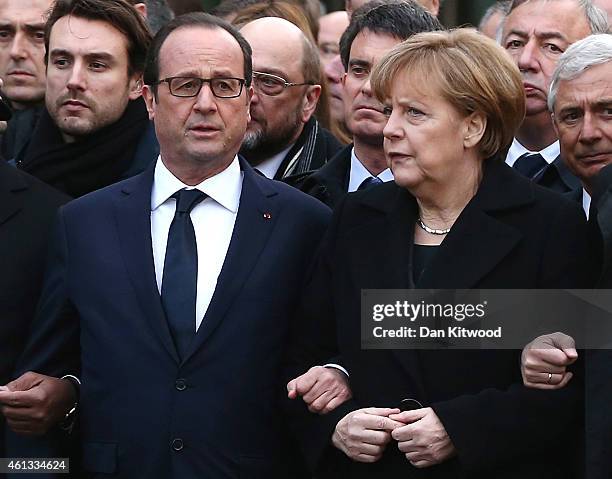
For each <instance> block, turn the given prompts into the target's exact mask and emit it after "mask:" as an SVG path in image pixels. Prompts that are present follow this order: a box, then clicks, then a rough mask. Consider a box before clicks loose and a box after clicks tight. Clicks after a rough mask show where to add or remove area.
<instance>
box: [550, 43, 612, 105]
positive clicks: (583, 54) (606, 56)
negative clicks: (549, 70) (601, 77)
mask: <svg viewBox="0 0 612 479" xmlns="http://www.w3.org/2000/svg"><path fill="white" fill-rule="evenodd" d="M610 61H612V35H609V34H606V33H600V34H597V35H590V36H588V37H586V38H583V39H582V40H579V41H577V42H576V43H574V44H572V45H571V46H570V47H569V48H568V49H567V50H566V51H565V52H564V53H563V55H561V57H560V58H559V63H557V68H556V69H555V72H554V73H553V77H552V81H551V83H550V91H549V93H548V109H549V110H550V111H551V112H552V111H553V108H554V106H555V100H556V98H557V91H558V90H559V82H560V81H561V80H573V79H574V78H576V77H578V76H580V75H581V74H582V73H584V71H585V70H587V69H589V68H591V67H593V66H596V65H601V64H603V63H608V62H610Z"/></svg>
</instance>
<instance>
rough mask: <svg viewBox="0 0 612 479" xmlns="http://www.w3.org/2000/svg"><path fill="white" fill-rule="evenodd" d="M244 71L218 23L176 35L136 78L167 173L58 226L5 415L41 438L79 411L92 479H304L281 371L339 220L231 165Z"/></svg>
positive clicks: (245, 51)
mask: <svg viewBox="0 0 612 479" xmlns="http://www.w3.org/2000/svg"><path fill="white" fill-rule="evenodd" d="M251 71H252V66H251V49H250V47H249V45H248V43H247V42H246V41H245V40H244V38H243V37H242V35H240V33H238V32H237V31H236V30H235V29H234V27H232V26H230V25H229V24H227V23H226V22H225V21H223V20H221V19H219V18H216V17H212V16H210V15H206V14H204V13H193V14H188V15H184V16H182V17H178V18H176V19H175V20H173V21H172V22H170V23H169V24H168V25H166V26H165V27H164V28H162V29H161V30H160V31H159V33H158V34H157V36H156V37H155V39H154V40H153V44H152V46H151V49H150V52H149V56H148V60H147V66H146V70H145V76H144V79H145V83H146V86H145V87H144V90H143V94H144V98H145V101H146V105H147V109H148V112H149V117H150V118H151V119H152V120H153V121H154V124H155V131H156V134H157V137H158V139H159V145H160V150H161V154H160V156H159V158H158V159H157V162H156V163H155V165H154V166H152V167H150V168H149V169H148V170H147V171H145V172H144V173H143V174H141V175H138V176H136V177H134V178H132V179H130V180H127V181H124V182H122V183H119V184H117V185H114V186H112V187H110V188H106V189H104V190H101V191H98V192H95V193H93V194H91V195H88V196H87V197H84V198H81V199H79V200H76V201H74V202H72V203H71V204H70V205H69V207H67V208H66V209H63V210H62V211H61V213H60V219H59V223H58V227H57V231H56V237H55V241H54V242H53V243H52V251H53V252H52V254H51V256H50V257H51V258H53V259H52V261H51V262H50V265H49V270H48V276H47V283H46V285H45V288H44V293H43V296H42V300H41V303H40V304H41V309H40V315H39V316H38V318H37V320H36V321H35V324H34V326H33V328H32V331H35V333H34V335H33V336H32V338H31V339H30V342H29V345H28V346H27V348H26V353H25V355H24V357H23V359H22V361H21V364H20V365H19V367H18V371H17V373H22V372H24V371H26V372H25V374H23V375H22V376H20V377H19V378H18V379H17V380H15V381H13V382H12V383H10V384H8V387H7V389H8V390H5V391H2V392H0V402H2V403H3V404H5V405H6V406H5V407H4V408H3V412H4V414H5V415H6V417H7V419H8V423H9V426H11V427H12V428H13V430H15V431H16V432H18V433H21V434H41V433H43V432H45V431H46V430H47V429H48V428H49V427H51V426H52V425H53V424H54V423H55V422H57V421H58V419H60V418H63V417H64V416H65V414H66V413H67V412H69V410H70V409H72V408H73V406H74V402H75V400H76V401H77V402H78V405H77V408H76V409H77V411H80V412H79V414H80V419H81V425H82V428H81V431H82V432H81V433H82V441H83V465H84V469H85V470H86V471H87V473H88V477H89V474H90V475H91V476H94V477H101V476H102V475H104V476H106V475H110V476H112V477H117V478H164V479H172V478H177V479H178V478H180V479H192V478H193V479H195V478H201V477H216V478H217V477H218V478H221V477H224V478H236V479H237V478H239V477H248V478H255V477H266V478H272V479H275V478H278V479H284V478H287V477H295V478H300V477H302V471H301V470H300V467H299V462H297V461H296V458H295V455H294V452H295V451H293V450H292V448H291V443H290V441H288V440H287V435H286V431H285V424H284V423H283V420H282V417H281V415H280V414H279V412H278V409H279V408H278V401H277V400H278V399H279V392H280V391H281V390H282V388H283V387H284V385H283V384H282V383H281V377H282V376H281V361H282V358H283V354H284V347H285V344H286V339H287V334H288V330H289V327H290V325H289V322H290V319H291V317H292V313H293V311H294V310H295V308H296V306H297V304H296V303H297V299H298V296H299V289H300V287H301V285H302V284H303V283H304V279H305V278H304V276H305V274H306V271H307V269H308V265H309V264H310V262H311V256H312V253H313V252H314V251H315V250H316V249H317V246H318V243H319V240H320V238H321V236H322V235H323V233H324V230H325V228H326V226H327V223H328V220H329V216H330V212H329V210H328V208H326V207H325V206H324V205H322V204H321V203H319V202H317V201H316V200H314V199H313V198H310V197H308V196H307V195H305V194H303V193H300V192H299V191H297V190H296V189H294V188H291V187H289V186H287V185H284V184H281V183H279V182H273V181H270V180H268V179H266V178H263V177H261V176H260V175H258V174H256V173H255V172H254V171H253V169H252V168H251V167H250V166H249V165H248V164H247V163H246V162H245V161H244V160H243V159H240V158H239V157H238V156H237V153H238V150H239V148H240V145H241V143H242V139H243V137H244V133H245V131H246V129H247V124H248V121H249V106H250V101H251V97H252V95H253V89H252V87H251V77H252V75H251ZM296 88H302V87H296ZM28 371H29V372H28ZM34 371H35V372H34ZM41 373H42V374H41ZM43 374H45V375H49V376H45V375H43ZM68 375H72V376H74V378H71V379H70V380H71V381H72V382H73V383H75V384H76V382H77V379H79V380H80V383H81V385H80V388H78V389H79V391H80V397H75V395H74V391H73V390H72V388H71V386H70V385H66V381H68V380H69V379H64V380H60V379H55V378H57V377H62V376H64V377H66V376H68ZM59 386H63V387H59ZM71 393H72V394H71ZM26 401H28V402H26ZM24 405H27V406H29V408H24V407H23V406H24ZM41 417H42V418H44V419H43V420H40V419H39V418H41ZM22 457H23V456H22ZM79 477H80V476H79Z"/></svg>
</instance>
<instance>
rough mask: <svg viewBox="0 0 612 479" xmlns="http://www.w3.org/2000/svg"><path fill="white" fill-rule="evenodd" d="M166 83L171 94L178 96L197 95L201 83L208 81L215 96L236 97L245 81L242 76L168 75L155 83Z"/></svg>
mask: <svg viewBox="0 0 612 479" xmlns="http://www.w3.org/2000/svg"><path fill="white" fill-rule="evenodd" d="M160 83H167V84H168V88H169V90H170V94H171V95H172V96H178V97H180V98H192V97H194V96H198V94H199V93H200V90H201V89H202V85H204V83H208V84H209V85H210V90H211V91H212V94H213V95H214V96H216V97H217V98H236V97H238V96H240V94H241V93H242V87H243V85H244V83H245V81H244V79H243V78H231V77H226V78H222V77H218V78H197V77H168V78H164V79H163V80H159V81H158V82H157V84H158V85H159V84H160Z"/></svg>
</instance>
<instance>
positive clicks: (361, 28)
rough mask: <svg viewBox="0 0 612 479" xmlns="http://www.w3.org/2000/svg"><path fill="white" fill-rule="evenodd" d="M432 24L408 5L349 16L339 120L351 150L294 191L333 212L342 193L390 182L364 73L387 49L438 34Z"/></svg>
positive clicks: (375, 6)
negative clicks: (413, 38) (344, 126)
mask: <svg viewBox="0 0 612 479" xmlns="http://www.w3.org/2000/svg"><path fill="white" fill-rule="evenodd" d="M441 28H442V25H441V24H440V23H439V22H438V20H437V19H436V18H435V17H434V16H432V15H431V14H430V13H428V12H427V11H426V10H425V9H424V8H423V7H421V6H420V5H418V4H417V3H416V2H414V1H412V0H411V1H409V2H401V3H399V2H398V3H388V4H384V3H377V2H370V3H368V4H366V5H364V6H363V7H361V8H360V9H358V10H357V11H356V12H355V15H353V17H352V19H351V23H350V24H349V26H348V28H347V29H346V31H345V32H344V34H343V35H342V38H341V40H340V55H341V57H342V63H343V64H344V69H345V71H346V74H345V75H344V77H343V81H342V84H343V89H344V105H345V108H346V111H345V114H346V115H345V118H346V124H347V126H348V129H349V130H350V132H351V133H352V134H353V144H352V145H348V146H346V147H345V148H343V149H342V150H340V151H339V152H338V153H337V154H336V156H334V157H333V158H332V159H331V160H330V161H329V162H328V163H327V164H326V165H325V166H323V167H322V168H321V169H320V170H319V171H317V172H315V173H313V174H312V175H311V176H309V177H308V178H306V179H305V180H304V182H303V183H302V184H301V185H300V186H299V188H300V190H302V191H304V192H305V193H308V194H309V195H311V196H314V197H315V198H317V199H319V200H321V201H322V202H323V203H325V204H326V205H328V206H330V207H334V206H335V205H336V204H337V203H338V201H339V200H340V199H341V198H342V197H343V196H344V195H345V194H346V193H347V192H352V191H357V190H358V189H364V188H367V187H369V186H373V185H375V184H379V183H383V182H385V181H391V180H393V175H392V174H391V170H389V168H388V167H387V160H386V159H385V153H384V151H383V128H384V127H385V124H386V122H387V117H386V116H385V113H384V111H383V110H384V108H383V105H382V103H380V102H379V101H378V100H377V99H376V98H374V97H373V95H372V91H371V88H370V81H369V76H370V70H371V69H372V67H373V66H374V64H375V63H376V62H377V61H378V60H380V59H381V58H382V57H383V56H384V55H385V53H387V52H388V51H389V50H391V48H393V47H394V46H395V45H397V44H398V43H400V42H401V41H403V40H405V39H406V38H408V37H410V36H411V35H413V34H415V33H418V32H425V31H432V30H438V29H441Z"/></svg>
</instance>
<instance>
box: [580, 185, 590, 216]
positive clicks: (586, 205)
mask: <svg viewBox="0 0 612 479" xmlns="http://www.w3.org/2000/svg"><path fill="white" fill-rule="evenodd" d="M582 209H583V210H584V214H585V215H586V217H587V220H588V219H589V209H591V195H589V194H588V193H587V190H585V189H584V188H582Z"/></svg>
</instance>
